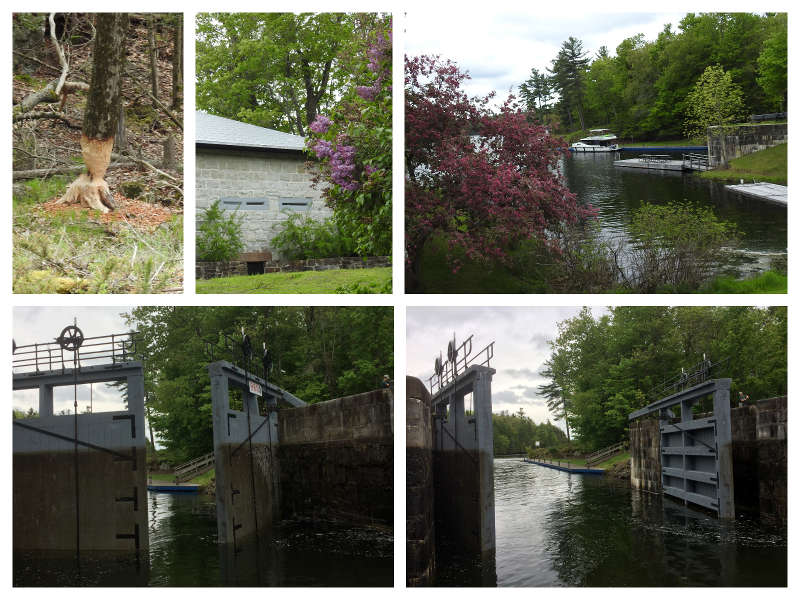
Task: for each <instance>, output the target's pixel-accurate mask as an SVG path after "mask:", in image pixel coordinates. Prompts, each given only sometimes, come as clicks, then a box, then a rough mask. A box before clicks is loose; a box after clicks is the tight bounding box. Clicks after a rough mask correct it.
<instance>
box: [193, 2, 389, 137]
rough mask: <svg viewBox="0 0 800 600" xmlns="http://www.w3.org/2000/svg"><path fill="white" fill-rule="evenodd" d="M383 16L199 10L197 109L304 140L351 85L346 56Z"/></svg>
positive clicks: (369, 14) (372, 14)
mask: <svg viewBox="0 0 800 600" xmlns="http://www.w3.org/2000/svg"><path fill="white" fill-rule="evenodd" d="M376 19H377V15H375V14H374V13H366V14H345V13H297V14H295V13H200V14H198V15H197V42H196V46H197V107H198V108H199V109H202V110H206V111H208V112H210V113H212V114H215V115H219V116H222V117H228V118H231V119H236V120H239V121H244V122H246V123H252V124H253V125H259V126H261V127H270V128H273V129H278V130H280V131H287V132H290V133H295V134H297V135H301V136H305V135H306V134H307V133H308V126H309V125H310V124H311V123H313V122H314V119H316V117H317V115H318V114H319V113H320V112H327V111H329V110H330V109H331V108H332V106H333V105H334V104H335V102H336V101H337V99H338V97H339V95H340V93H341V92H342V91H343V89H344V87H345V85H347V84H348V83H349V82H351V81H352V78H351V76H350V73H348V70H347V68H346V66H345V63H346V61H345V60H343V59H342V56H343V55H346V54H347V53H348V52H350V51H351V45H352V44H353V43H354V41H355V40H356V39H357V38H358V36H359V34H360V32H362V30H364V29H367V30H368V29H370V28H371V27H372V25H374V23H375V20H376Z"/></svg>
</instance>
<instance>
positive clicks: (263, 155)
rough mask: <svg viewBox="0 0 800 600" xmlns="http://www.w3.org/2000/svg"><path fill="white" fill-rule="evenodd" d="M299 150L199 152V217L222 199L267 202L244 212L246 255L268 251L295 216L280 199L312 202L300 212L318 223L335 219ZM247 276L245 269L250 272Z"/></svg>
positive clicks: (197, 167) (197, 178)
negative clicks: (284, 207)
mask: <svg viewBox="0 0 800 600" xmlns="http://www.w3.org/2000/svg"><path fill="white" fill-rule="evenodd" d="M306 162H307V157H306V156H305V155H304V154H302V153H300V152H264V151H247V150H223V149H209V148H202V147H200V148H197V158H196V182H195V189H196V197H197V218H198V222H199V221H200V220H201V219H202V214H203V213H202V210H203V209H205V208H208V207H209V206H211V204H213V203H214V201H216V200H219V199H221V198H242V199H244V200H246V199H250V200H265V205H264V208H258V209H240V210H239V214H241V215H243V216H244V219H243V220H242V234H243V237H244V242H245V251H246V252H268V251H272V252H273V253H275V251H274V249H273V248H272V247H271V242H272V238H274V237H275V236H276V235H277V234H278V233H279V232H280V230H281V227H279V225H280V224H281V223H283V222H285V221H286V220H287V219H288V218H289V216H290V215H291V214H293V213H292V212H287V211H281V206H280V199H281V198H296V199H311V201H312V202H311V207H310V209H309V210H307V211H306V210H304V211H303V212H301V214H303V215H306V216H310V217H312V218H314V219H317V220H324V219H326V218H328V217H330V216H331V215H332V211H331V210H330V209H329V208H328V207H327V206H325V201H324V199H323V198H322V194H321V190H319V189H317V188H314V187H313V185H312V178H313V176H314V173H313V172H312V171H310V170H309V169H308V167H307V166H306ZM245 272H246V271H245Z"/></svg>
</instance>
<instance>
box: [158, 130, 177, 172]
mask: <svg viewBox="0 0 800 600" xmlns="http://www.w3.org/2000/svg"><path fill="white" fill-rule="evenodd" d="M175 166H176V160H175V134H174V133H170V134H169V135H168V136H167V137H166V139H165V140H164V156H163V158H162V159H161V168H162V169H166V170H167V171H174V170H175Z"/></svg>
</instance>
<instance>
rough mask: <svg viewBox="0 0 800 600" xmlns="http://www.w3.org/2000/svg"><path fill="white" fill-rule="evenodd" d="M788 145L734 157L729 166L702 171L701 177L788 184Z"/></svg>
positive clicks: (737, 181)
mask: <svg viewBox="0 0 800 600" xmlns="http://www.w3.org/2000/svg"><path fill="white" fill-rule="evenodd" d="M788 147H789V145H788V144H780V145H779V146H773V147H772V148H767V149H766V150H759V151H758V152H753V153H752V154H748V155H747V156H741V157H739V158H734V159H733V160H732V161H730V164H729V165H728V167H729V168H727V169H714V170H713V171H706V172H705V173H701V174H700V177H702V178H704V179H716V180H723V181H734V182H736V183H739V180H740V179H744V182H745V183H753V181H754V180H755V181H758V182H761V181H763V182H766V183H777V184H780V185H786V183H787V182H788V175H787V173H788V171H787V165H788V157H787V154H788Z"/></svg>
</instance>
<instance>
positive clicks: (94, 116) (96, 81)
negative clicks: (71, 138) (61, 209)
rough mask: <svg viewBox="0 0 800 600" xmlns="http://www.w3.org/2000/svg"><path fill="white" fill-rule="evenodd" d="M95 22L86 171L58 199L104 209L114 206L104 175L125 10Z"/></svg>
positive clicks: (112, 128) (122, 50)
mask: <svg viewBox="0 0 800 600" xmlns="http://www.w3.org/2000/svg"><path fill="white" fill-rule="evenodd" d="M96 23H97V24H96V29H97V35H96V37H95V41H94V49H93V51H92V80H91V83H90V85H89V94H88V98H87V100H86V111H85V113H84V115H83V135H81V152H82V154H83V161H84V163H85V164H86V173H84V174H82V175H80V176H79V177H78V178H77V179H76V180H75V181H73V182H72V184H70V186H69V188H67V191H66V193H65V194H64V196H63V197H62V198H61V200H59V202H62V203H64V204H82V205H86V206H89V207H90V208H94V209H96V210H99V211H100V212H103V213H107V212H109V211H110V210H111V209H113V208H114V201H113V196H112V195H111V190H110V189H109V187H108V183H106V181H105V175H106V170H107V169H108V164H109V162H110V161H111V150H112V148H113V147H114V136H115V134H116V130H117V123H118V121H119V112H120V108H119V104H120V101H121V94H120V89H121V84H122V73H123V70H124V68H125V36H126V33H127V30H128V14H127V13H99V14H98V15H97V22H96Z"/></svg>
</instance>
